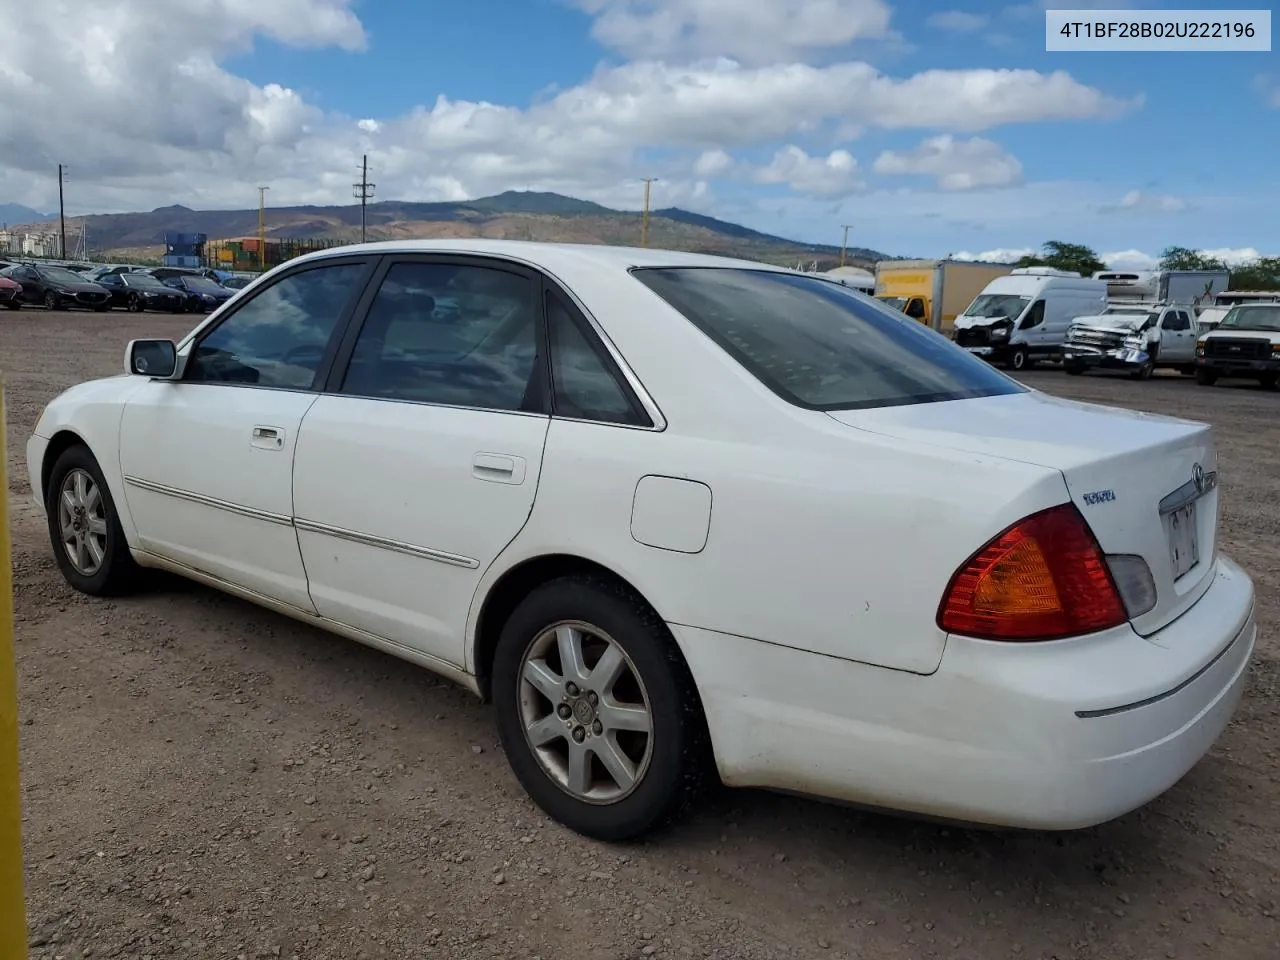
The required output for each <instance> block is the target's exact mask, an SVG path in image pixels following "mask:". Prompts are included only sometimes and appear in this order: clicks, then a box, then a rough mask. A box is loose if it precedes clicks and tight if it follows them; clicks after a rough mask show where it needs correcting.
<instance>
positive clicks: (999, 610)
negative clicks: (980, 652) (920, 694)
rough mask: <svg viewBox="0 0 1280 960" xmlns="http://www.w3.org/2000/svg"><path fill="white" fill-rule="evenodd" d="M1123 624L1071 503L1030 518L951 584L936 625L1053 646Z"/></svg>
mask: <svg viewBox="0 0 1280 960" xmlns="http://www.w3.org/2000/svg"><path fill="white" fill-rule="evenodd" d="M1126 619H1128V617H1127V614H1126V612H1125V606H1124V602H1123V600H1122V599H1121V597H1120V592H1119V591H1118V590H1117V589H1116V584H1115V581H1114V580H1113V579H1112V576H1111V571H1110V570H1109V569H1108V567H1107V560H1106V557H1105V556H1104V555H1103V553H1102V548H1101V547H1099V546H1098V541H1097V540H1096V539H1095V538H1094V536H1093V532H1092V531H1091V530H1090V529H1089V525H1088V524H1087V523H1085V520H1084V517H1082V516H1081V515H1080V511H1079V510H1077V509H1076V507H1075V505H1074V504H1069V503H1067V504H1063V505H1061V506H1057V507H1051V508H1050V509H1048V510H1042V511H1041V512H1039V513H1033V514H1032V515H1031V516H1029V517H1027V518H1026V519H1024V520H1021V521H1019V522H1018V523H1015V524H1014V525H1013V526H1012V527H1010V528H1009V529H1007V530H1005V531H1004V532H1003V533H1001V534H1000V535H999V536H997V537H996V538H995V539H993V540H992V541H991V542H990V543H988V544H987V545H986V546H985V547H983V548H982V549H981V550H979V551H978V552H977V553H975V554H974V555H973V556H972V557H971V558H970V559H969V560H968V561H967V562H966V563H965V564H964V565H963V566H962V567H961V568H960V569H959V570H958V571H956V574H955V576H953V577H952V578H951V583H950V584H949V585H948V586H947V591H946V593H945V594H944V595H943V598H942V604H941V605H940V606H939V608H938V626H940V627H941V628H942V629H943V630H946V631H947V632H948V633H960V634H964V635H965V636H970V637H977V638H979V639H983V640H1057V639H1061V638H1063V637H1071V636H1077V635H1079V634H1083V633H1093V632H1094V631H1097V630H1106V629H1108V628H1110V627H1115V626H1118V625H1119V624H1122V623H1124V622H1125V620H1126Z"/></svg>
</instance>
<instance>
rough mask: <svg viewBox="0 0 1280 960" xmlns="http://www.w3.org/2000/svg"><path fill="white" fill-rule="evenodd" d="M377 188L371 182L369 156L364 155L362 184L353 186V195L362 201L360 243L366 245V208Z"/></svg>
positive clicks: (361, 172)
mask: <svg viewBox="0 0 1280 960" xmlns="http://www.w3.org/2000/svg"><path fill="white" fill-rule="evenodd" d="M376 186H377V184H376V183H370V182H369V155H368V154H367V153H366V154H364V160H363V163H361V165H360V182H359V183H353V184H352V185H351V190H352V193H353V194H354V195H355V198H356V199H357V200H359V201H360V242H361V243H364V242H365V239H366V236H367V233H368V228H367V224H368V220H367V219H366V215H365V208H366V207H367V206H368V203H369V200H370V199H372V197H373V190H374V188H375V187H376Z"/></svg>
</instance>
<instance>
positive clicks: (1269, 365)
mask: <svg viewBox="0 0 1280 960" xmlns="http://www.w3.org/2000/svg"><path fill="white" fill-rule="evenodd" d="M1222 377H1247V378H1249V379H1255V380H1257V381H1258V382H1259V383H1261V384H1262V385H1263V386H1264V387H1266V388H1267V389H1268V390H1274V389H1276V387H1277V385H1280V303H1243V304H1241V305H1239V306H1237V307H1232V308H1231V311H1230V312H1229V313H1228V314H1227V315H1226V316H1225V317H1223V318H1222V322H1221V323H1219V324H1218V325H1217V327H1215V328H1214V329H1213V330H1211V331H1209V332H1208V333H1206V334H1205V335H1204V336H1202V337H1201V338H1200V342H1199V343H1198V344H1196V381H1197V382H1198V383H1200V384H1201V386H1206V387H1211V386H1213V385H1214V384H1215V383H1217V382H1218V380H1219V379H1221V378H1222Z"/></svg>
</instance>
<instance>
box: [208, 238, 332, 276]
mask: <svg viewBox="0 0 1280 960" xmlns="http://www.w3.org/2000/svg"><path fill="white" fill-rule="evenodd" d="M343 243H344V241H341V240H323V239H317V238H294V239H283V238H281V239H277V238H275V237H269V238H268V239H267V242H266V255H265V257H264V256H263V255H262V253H261V252H260V249H259V248H260V244H259V242H258V238H257V237H240V238H234V239H228V240H210V241H209V242H207V243H206V244H205V245H204V262H205V266H209V267H213V268H214V269H216V270H266V269H269V268H270V267H274V266H278V265H279V264H282V263H284V262H285V261H286V260H292V259H293V258H294V257H300V256H302V255H303V254H306V253H313V252H315V251H316V250H328V249H329V248H330V247H339V246H342V244H343Z"/></svg>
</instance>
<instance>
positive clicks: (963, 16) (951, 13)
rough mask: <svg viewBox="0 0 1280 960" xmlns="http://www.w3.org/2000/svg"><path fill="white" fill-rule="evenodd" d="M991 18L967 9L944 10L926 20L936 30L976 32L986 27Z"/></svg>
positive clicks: (930, 15)
mask: <svg viewBox="0 0 1280 960" xmlns="http://www.w3.org/2000/svg"><path fill="white" fill-rule="evenodd" d="M990 20H991V18H990V17H988V16H987V15H986V14H982V13H969V12H967V11H965V10H943V11H940V12H938V13H931V14H929V16H928V17H927V18H926V19H925V21H924V22H925V23H926V24H927V25H928V26H930V27H933V28H934V29H935V30H951V31H953V32H955V33H974V32H976V31H978V30H981V29H982V28H983V27H985V26H986V25H987V24H988V23H989V22H990Z"/></svg>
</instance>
